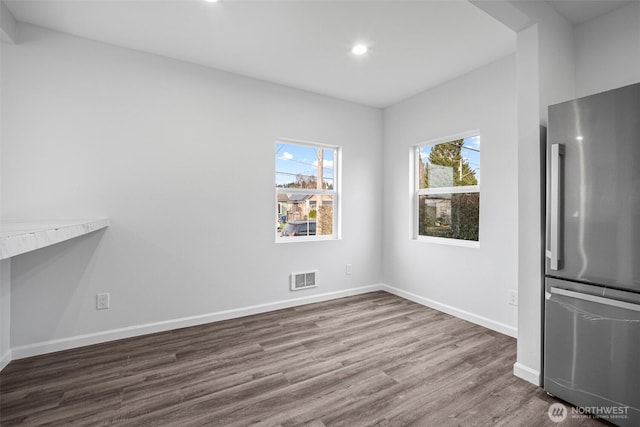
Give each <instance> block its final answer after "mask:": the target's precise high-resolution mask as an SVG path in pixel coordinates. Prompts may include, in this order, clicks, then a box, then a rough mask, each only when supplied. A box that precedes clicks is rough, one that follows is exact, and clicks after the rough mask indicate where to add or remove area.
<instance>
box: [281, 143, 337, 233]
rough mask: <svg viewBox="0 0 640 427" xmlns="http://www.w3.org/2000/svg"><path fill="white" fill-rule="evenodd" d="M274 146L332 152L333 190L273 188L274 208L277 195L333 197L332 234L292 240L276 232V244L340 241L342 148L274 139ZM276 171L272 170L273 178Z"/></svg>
mask: <svg viewBox="0 0 640 427" xmlns="http://www.w3.org/2000/svg"><path fill="white" fill-rule="evenodd" d="M275 141H276V144H277V143H279V142H281V143H285V144H293V145H302V146H305V147H312V148H323V149H328V150H333V189H332V190H318V189H317V188H309V189H304V188H282V187H275V189H276V191H275V200H276V206H277V204H278V195H279V194H317V195H329V196H332V197H333V218H332V220H333V233H332V234H328V235H322V236H296V237H294V238H285V237H280V234H279V233H278V231H276V233H275V234H276V236H275V239H276V243H299V242H321V241H328V240H340V238H341V236H342V233H341V232H342V230H341V223H340V221H341V218H342V206H341V203H340V202H341V200H340V195H341V194H342V179H341V178H342V176H341V175H342V169H341V167H342V148H341V147H339V146H337V145H327V144H320V143H316V142H309V141H299V140H294V139H288V138H276V140H275ZM275 173H276V171H275V170H274V176H275Z"/></svg>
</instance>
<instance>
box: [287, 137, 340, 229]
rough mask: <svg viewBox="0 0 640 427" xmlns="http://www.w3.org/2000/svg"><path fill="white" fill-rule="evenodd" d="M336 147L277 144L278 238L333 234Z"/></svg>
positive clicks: (288, 143)
mask: <svg viewBox="0 0 640 427" xmlns="http://www.w3.org/2000/svg"><path fill="white" fill-rule="evenodd" d="M336 153H337V149H335V148H328V147H324V146H320V145H317V146H316V145H312V144H295V143H290V142H277V143H276V195H277V201H276V205H277V211H276V215H277V217H276V228H277V230H276V233H277V236H278V238H284V237H286V238H290V237H301V236H306V237H309V236H333V235H334V232H335V227H334V218H335V215H334V202H335V200H336V194H335V185H336V183H335V180H336V174H335V159H336Z"/></svg>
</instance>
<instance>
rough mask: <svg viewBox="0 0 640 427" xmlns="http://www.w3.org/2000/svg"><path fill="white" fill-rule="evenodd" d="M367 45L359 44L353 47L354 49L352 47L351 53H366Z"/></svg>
mask: <svg viewBox="0 0 640 427" xmlns="http://www.w3.org/2000/svg"><path fill="white" fill-rule="evenodd" d="M367 50H368V49H367V47H366V46H365V45H363V44H357V45H355V46H354V47H353V49H351V53H353V54H354V55H364V54H365V53H367Z"/></svg>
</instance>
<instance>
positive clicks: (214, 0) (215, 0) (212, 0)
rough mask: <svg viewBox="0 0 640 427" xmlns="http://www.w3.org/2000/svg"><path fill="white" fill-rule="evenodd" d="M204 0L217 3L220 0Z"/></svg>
mask: <svg viewBox="0 0 640 427" xmlns="http://www.w3.org/2000/svg"><path fill="white" fill-rule="evenodd" d="M204 1H206V2H207V3H218V1H220V0H204Z"/></svg>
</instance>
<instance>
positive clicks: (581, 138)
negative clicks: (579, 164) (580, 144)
mask: <svg viewBox="0 0 640 427" xmlns="http://www.w3.org/2000/svg"><path fill="white" fill-rule="evenodd" d="M576 139H577V140H578V141H582V140H583V139H584V136H581V135H578V136H576Z"/></svg>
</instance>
